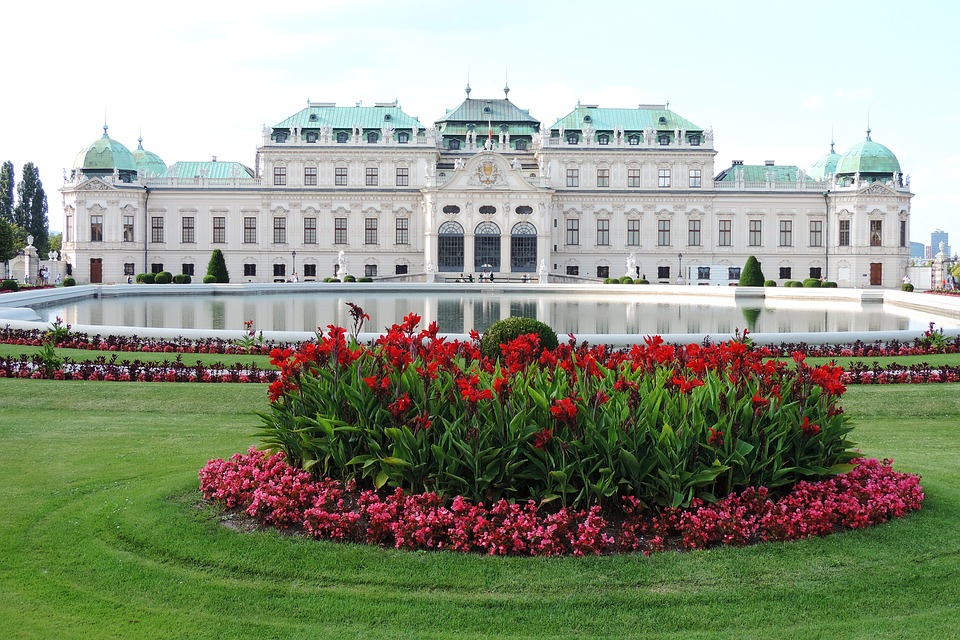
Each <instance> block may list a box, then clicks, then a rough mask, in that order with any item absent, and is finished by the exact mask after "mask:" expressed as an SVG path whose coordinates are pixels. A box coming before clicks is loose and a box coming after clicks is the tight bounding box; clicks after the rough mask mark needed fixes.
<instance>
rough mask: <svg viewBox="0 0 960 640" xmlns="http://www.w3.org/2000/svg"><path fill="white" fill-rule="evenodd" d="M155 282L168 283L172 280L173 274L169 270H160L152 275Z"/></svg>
mask: <svg viewBox="0 0 960 640" xmlns="http://www.w3.org/2000/svg"><path fill="white" fill-rule="evenodd" d="M153 281H154V282H155V283H156V284H170V283H171V282H173V274H172V273H170V272H169V271H161V272H160V273H158V274H157V275H155V276H154V277H153Z"/></svg>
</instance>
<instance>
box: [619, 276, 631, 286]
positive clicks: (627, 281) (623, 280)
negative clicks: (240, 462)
mask: <svg viewBox="0 0 960 640" xmlns="http://www.w3.org/2000/svg"><path fill="white" fill-rule="evenodd" d="M620 284H633V278H631V277H630V276H620Z"/></svg>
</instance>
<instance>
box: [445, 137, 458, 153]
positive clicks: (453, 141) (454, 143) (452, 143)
mask: <svg viewBox="0 0 960 640" xmlns="http://www.w3.org/2000/svg"><path fill="white" fill-rule="evenodd" d="M447 148H448V149H450V150H451V151H459V150H460V141H459V140H457V139H456V138H453V139H451V140H450V142H449V143H448V145H447Z"/></svg>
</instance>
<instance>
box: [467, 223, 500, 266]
mask: <svg viewBox="0 0 960 640" xmlns="http://www.w3.org/2000/svg"><path fill="white" fill-rule="evenodd" d="M473 263H474V264H473V269H474V271H500V227H498V226H497V225H496V224H494V223H493V222H481V223H480V224H478V225H477V228H476V229H475V230H474V232H473Z"/></svg>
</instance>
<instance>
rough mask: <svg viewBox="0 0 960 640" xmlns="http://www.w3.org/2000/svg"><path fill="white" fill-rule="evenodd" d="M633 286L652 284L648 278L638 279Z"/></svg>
mask: <svg viewBox="0 0 960 640" xmlns="http://www.w3.org/2000/svg"><path fill="white" fill-rule="evenodd" d="M633 284H650V281H649V280H647V279H646V278H637V279H636V280H634V281H633Z"/></svg>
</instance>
